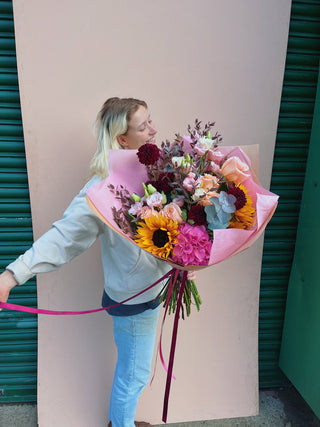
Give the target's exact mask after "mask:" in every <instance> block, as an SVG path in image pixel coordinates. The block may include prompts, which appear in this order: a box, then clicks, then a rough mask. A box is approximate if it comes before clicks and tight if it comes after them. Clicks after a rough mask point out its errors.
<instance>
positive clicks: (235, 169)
mask: <svg viewBox="0 0 320 427" xmlns="http://www.w3.org/2000/svg"><path fill="white" fill-rule="evenodd" d="M221 172H222V174H223V175H224V176H225V177H226V178H227V179H228V180H229V181H233V182H234V183H235V184H241V182H243V181H244V180H245V179H247V178H249V176H250V174H249V173H248V172H249V166H248V165H246V164H245V163H243V162H242V161H241V160H240V159H239V157H235V156H234V157H230V158H229V159H227V160H226V161H225V162H224V164H223V165H222V167H221Z"/></svg>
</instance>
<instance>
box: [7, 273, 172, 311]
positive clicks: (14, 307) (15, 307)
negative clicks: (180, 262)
mask: <svg viewBox="0 0 320 427" xmlns="http://www.w3.org/2000/svg"><path fill="white" fill-rule="evenodd" d="M174 271H175V269H174V268H173V269H172V270H170V271H169V272H168V273H166V274H165V275H164V276H162V277H161V278H160V279H159V280H157V281H156V282H155V283H153V284H152V285H150V286H148V287H147V288H145V289H143V290H142V291H141V292H139V293H137V294H135V295H133V296H132V297H130V298H127V299H125V300H123V301H121V302H118V303H117V304H114V305H110V306H109V307H102V308H96V309H95V310H84V311H60V310H43V309H41V308H32V307H26V306H24V305H17V304H11V303H8V302H1V301H0V308H6V309H8V310H15V311H23V312H25V313H34V314H49V315H54V316H74V315H77V314H90V313H97V312H98V311H104V310H108V309H109V308H113V307H118V305H121V304H124V303H125V302H128V301H130V300H132V299H133V298H136V297H138V296H139V295H141V294H143V293H145V292H147V291H148V290H149V289H151V288H153V287H154V286H156V285H157V284H158V283H160V282H161V281H162V280H164V279H166V278H167V277H169V276H171V275H172V274H173V273H174Z"/></svg>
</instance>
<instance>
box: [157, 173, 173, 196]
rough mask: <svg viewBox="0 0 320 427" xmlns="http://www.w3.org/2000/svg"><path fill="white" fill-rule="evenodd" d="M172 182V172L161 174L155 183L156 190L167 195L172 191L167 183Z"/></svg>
mask: <svg viewBox="0 0 320 427" xmlns="http://www.w3.org/2000/svg"><path fill="white" fill-rule="evenodd" d="M173 181H174V173H172V172H168V173H165V172H162V173H160V175H159V178H158V181H157V182H156V185H155V187H156V189H157V190H158V191H160V192H161V191H164V192H165V193H168V192H169V191H170V190H172V187H170V185H169V183H170V182H173Z"/></svg>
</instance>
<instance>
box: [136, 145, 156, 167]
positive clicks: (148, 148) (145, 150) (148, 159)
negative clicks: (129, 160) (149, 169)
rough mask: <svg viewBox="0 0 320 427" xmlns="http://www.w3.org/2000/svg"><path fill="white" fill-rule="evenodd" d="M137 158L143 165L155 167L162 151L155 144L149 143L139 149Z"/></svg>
mask: <svg viewBox="0 0 320 427" xmlns="http://www.w3.org/2000/svg"><path fill="white" fill-rule="evenodd" d="M137 156H138V158H139V162H140V163H142V164H143V165H154V164H155V163H156V162H157V161H158V159H159V157H160V151H159V148H158V147H157V146H156V145H155V144H149V143H148V142H147V143H146V144H143V145H141V147H140V148H139V149H138V152H137Z"/></svg>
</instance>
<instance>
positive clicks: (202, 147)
mask: <svg viewBox="0 0 320 427" xmlns="http://www.w3.org/2000/svg"><path fill="white" fill-rule="evenodd" d="M194 151H195V152H196V153H197V154H198V156H204V155H205V154H206V151H208V148H207V147H206V146H205V145H204V144H202V143H201V142H199V141H198V142H197V143H196V145H195V146H194Z"/></svg>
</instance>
